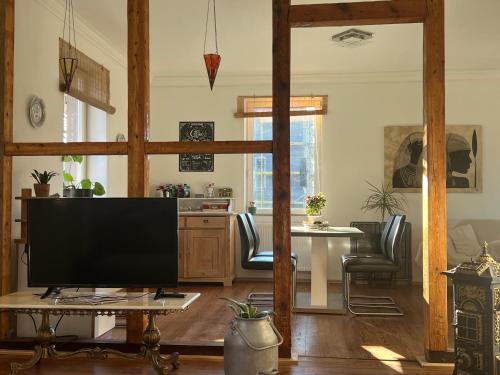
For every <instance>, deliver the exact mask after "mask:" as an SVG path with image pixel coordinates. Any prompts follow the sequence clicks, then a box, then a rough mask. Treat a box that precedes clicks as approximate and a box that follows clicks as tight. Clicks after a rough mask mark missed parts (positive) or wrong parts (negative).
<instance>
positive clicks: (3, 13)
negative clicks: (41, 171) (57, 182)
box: [0, 0, 14, 338]
mask: <svg viewBox="0 0 500 375" xmlns="http://www.w3.org/2000/svg"><path fill="white" fill-rule="evenodd" d="M0 69H1V72H0V137H1V139H0V189H1V190H0V192H1V194H2V196H1V201H0V202H1V203H0V225H1V227H0V237H1V245H0V246H1V272H2V274H1V294H2V295H4V294H8V293H10V291H11V290H10V275H11V272H10V270H11V253H12V241H11V236H12V233H11V231H12V228H11V218H12V212H11V211H12V207H11V206H12V157H11V156H6V155H5V144H6V143H9V142H12V126H13V121H12V113H13V110H14V108H13V103H14V100H13V96H14V90H13V87H14V0H2V1H1V2H0ZM8 335H9V315H8V314H7V313H3V314H1V315H0V337H2V338H4V337H7V336H8Z"/></svg>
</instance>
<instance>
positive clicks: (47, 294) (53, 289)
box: [40, 287, 61, 299]
mask: <svg viewBox="0 0 500 375" xmlns="http://www.w3.org/2000/svg"><path fill="white" fill-rule="evenodd" d="M58 294H61V288H57V287H49V288H47V290H46V291H45V293H43V294H42V295H41V296H40V299H45V298H48V297H50V296H51V295H58Z"/></svg>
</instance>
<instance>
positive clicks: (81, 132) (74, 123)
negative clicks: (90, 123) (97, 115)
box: [63, 94, 87, 182]
mask: <svg viewBox="0 0 500 375" xmlns="http://www.w3.org/2000/svg"><path fill="white" fill-rule="evenodd" d="M86 107H87V105H86V104H85V103H84V102H82V101H80V100H78V99H75V98H73V97H72V96H69V95H66V94H64V121H63V142H64V143H69V142H83V141H85V138H86V137H85V130H86V126H85V124H86V118H85V115H86V112H87V111H86ZM63 171H64V172H65V173H70V174H71V175H72V176H73V179H74V181H76V182H78V181H81V180H83V178H84V175H85V160H84V161H83V162H82V163H80V164H79V163H72V162H65V161H64V160H63Z"/></svg>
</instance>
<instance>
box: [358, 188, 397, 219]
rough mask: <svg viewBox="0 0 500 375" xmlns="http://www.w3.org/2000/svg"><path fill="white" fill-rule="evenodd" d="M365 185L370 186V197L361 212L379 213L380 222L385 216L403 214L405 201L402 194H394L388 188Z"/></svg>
mask: <svg viewBox="0 0 500 375" xmlns="http://www.w3.org/2000/svg"><path fill="white" fill-rule="evenodd" d="M366 183H367V184H368V185H369V186H370V187H369V191H370V193H371V194H370V195H369V196H368V198H366V200H365V202H364V203H363V206H361V209H362V210H363V211H375V212H377V211H378V212H380V219H381V220H380V222H383V221H384V220H385V215H386V214H389V215H395V214H397V213H400V212H404V210H405V207H406V205H407V200H406V197H405V196H404V194H402V193H396V192H395V191H393V190H391V189H390V188H389V186H384V185H382V187H380V188H378V187H377V186H375V185H373V184H372V183H370V182H369V181H366Z"/></svg>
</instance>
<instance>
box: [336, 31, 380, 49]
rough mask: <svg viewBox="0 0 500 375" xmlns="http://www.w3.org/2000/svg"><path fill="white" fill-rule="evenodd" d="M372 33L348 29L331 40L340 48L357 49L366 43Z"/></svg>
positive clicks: (371, 36)
mask: <svg viewBox="0 0 500 375" xmlns="http://www.w3.org/2000/svg"><path fill="white" fill-rule="evenodd" d="M372 38H373V33H371V32H369V31H364V30H360V29H349V30H345V31H343V32H341V33H339V34H335V35H333V36H332V40H333V41H334V42H335V43H337V44H338V45H339V46H341V47H350V48H352V47H359V46H361V45H363V44H366V43H368V42H369V41H370V40H371V39H372Z"/></svg>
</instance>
